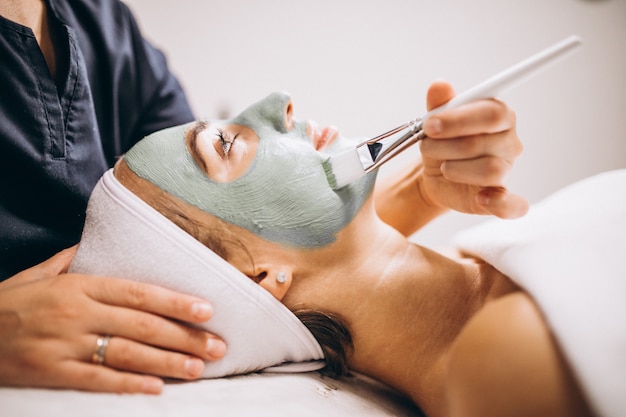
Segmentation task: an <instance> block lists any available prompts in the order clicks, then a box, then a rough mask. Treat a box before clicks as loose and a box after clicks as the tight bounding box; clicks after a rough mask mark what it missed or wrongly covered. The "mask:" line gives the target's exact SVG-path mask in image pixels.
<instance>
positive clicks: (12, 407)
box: [0, 373, 422, 417]
mask: <svg viewBox="0 0 626 417" xmlns="http://www.w3.org/2000/svg"><path fill="white" fill-rule="evenodd" d="M0 415H1V416H2V417H41V416H46V417H85V416H89V417H169V416H176V417H195V416H198V417H199V416H203V417H209V416H215V417H230V416H232V417H235V416H237V417H241V416H246V417H249V416H250V417H265V416H267V417H319V416H324V417H331V416H346V417H362V416H363V417H370V416H372V417H374V416H375V417H390V416H406V417H411V416H415V417H419V416H422V414H421V413H420V412H419V410H418V409H417V408H415V407H414V406H413V405H412V404H411V403H410V402H409V401H408V400H406V399H405V398H403V397H401V396H399V395H398V394H397V393H396V392H394V391H392V390H390V389H388V388H386V387H384V386H383V385H380V384H378V383H376V382H374V381H372V380H370V379H367V378H364V377H359V376H357V377H354V378H347V379H344V380H341V381H336V380H332V379H327V378H322V377H320V376H319V375H318V374H317V373H306V374H250V375H245V376H238V377H229V378H221V379H206V380H201V381H197V382H184V383H168V384H166V385H165V390H164V392H163V394H161V395H160V396H149V395H115V394H96V393H86V392H78V391H70V390H66V391H55V390H45V389H11V388H3V389H0Z"/></svg>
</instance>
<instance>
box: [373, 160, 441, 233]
mask: <svg viewBox="0 0 626 417" xmlns="http://www.w3.org/2000/svg"><path fill="white" fill-rule="evenodd" d="M375 200H376V210H377V212H378V215H379V216H380V218H381V219H382V220H383V221H384V222H385V223H387V224H389V225H390V226H392V227H394V228H395V229H396V230H398V231H399V232H400V233H402V234H403V235H405V236H409V235H411V234H413V233H415V232H416V231H418V230H419V229H420V228H422V227H423V226H424V225H426V224H427V223H429V222H430V221H431V220H433V219H435V218H436V217H438V216H440V215H441V214H443V213H445V212H446V211H447V210H448V209H447V208H445V207H443V206H441V205H439V204H438V203H437V202H436V201H435V200H433V199H432V198H431V197H430V195H429V194H428V192H427V187H426V186H425V182H424V167H423V164H422V163H421V161H419V162H418V163H417V164H412V165H411V166H409V167H407V168H406V169H404V170H401V171H399V172H398V173H396V174H394V175H393V176H392V177H389V178H386V179H383V180H381V181H379V183H377V184H376V190H375Z"/></svg>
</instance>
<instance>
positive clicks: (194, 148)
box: [189, 120, 209, 172]
mask: <svg viewBox="0 0 626 417" xmlns="http://www.w3.org/2000/svg"><path fill="white" fill-rule="evenodd" d="M208 127H209V122H207V121H204V120H199V121H197V122H196V123H195V124H194V125H193V126H192V127H191V129H190V131H189V152H190V153H191V156H192V157H193V159H195V161H196V162H197V163H199V164H200V165H202V169H203V170H204V172H207V166H206V163H205V162H204V159H202V158H200V151H199V150H198V135H199V134H200V133H201V132H203V131H204V130H206V129H207V128H208Z"/></svg>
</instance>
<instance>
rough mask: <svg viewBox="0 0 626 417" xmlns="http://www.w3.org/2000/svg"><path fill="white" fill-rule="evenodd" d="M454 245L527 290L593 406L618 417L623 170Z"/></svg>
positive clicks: (624, 263)
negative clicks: (544, 317)
mask: <svg viewBox="0 0 626 417" xmlns="http://www.w3.org/2000/svg"><path fill="white" fill-rule="evenodd" d="M456 243H457V246H458V247H459V249H461V250H463V251H466V252H469V253H471V254H473V255H475V256H477V257H479V258H482V259H484V260H486V261H487V262H489V263H490V264H492V265H494V266H495V267H496V268H498V269H499V270H500V271H501V272H503V273H504V274H506V275H507V276H509V277H511V279H513V280H514V281H516V282H517V283H518V284H519V285H521V286H522V287H523V288H525V289H526V290H527V291H528V292H529V293H530V294H531V295H532V297H533V298H534V299H535V300H536V302H537V303H538V304H539V307H540V308H541V310H542V311H543V313H544V315H545V316H546V320H547V321H548V323H549V325H550V327H551V329H552V330H553V332H554V334H555V335H556V337H557V340H558V342H559V344H560V346H561V347H562V349H563V351H564V353H565V356H566V358H567V359H568V361H569V363H570V365H571V366H572V368H573V370H574V372H575V374H576V375H577V377H578V379H579V381H580V383H581V385H582V388H583V391H584V392H585V393H586V395H587V397H588V399H589V401H590V402H591V404H592V406H593V407H594V409H595V410H596V411H597V412H598V413H599V414H600V415H602V416H605V417H611V416H614V417H617V416H623V415H624V412H625V410H626V170H618V171H613V172H607V173H604V174H600V175H596V176H594V177H591V178H589V179H586V180H583V181H580V182H578V183H575V184H573V185H571V186H569V187H566V188H564V189H563V190H561V191H559V192H557V193H555V194H553V195H552V196H551V197H549V198H547V199H545V200H544V201H543V202H541V203H539V204H537V205H535V206H533V207H531V210H530V211H529V213H528V214H527V215H526V216H525V217H523V218H521V219H518V220H495V221H489V222H487V223H485V224H482V225H479V226H477V227H475V228H472V229H468V230H467V231H465V232H463V233H461V234H460V235H459V236H458V237H457V239H456Z"/></svg>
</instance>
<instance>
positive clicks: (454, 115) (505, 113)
mask: <svg viewBox="0 0 626 417" xmlns="http://www.w3.org/2000/svg"><path fill="white" fill-rule="evenodd" d="M514 127H515V113H514V112H513V111H512V110H511V109H509V107H508V106H507V105H506V104H504V103H503V102H501V101H499V100H495V99H491V100H478V101H474V102H471V103H467V104H465V105H463V106H461V107H457V108H455V109H451V110H446V111H445V112H442V113H440V114H438V115H436V116H433V117H431V118H429V119H428V120H426V122H425V123H424V133H426V135H427V136H428V137H430V138H439V139H444V138H453V137H457V136H470V135H477V134H481V133H496V132H504V131H506V130H509V129H512V128H514Z"/></svg>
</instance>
